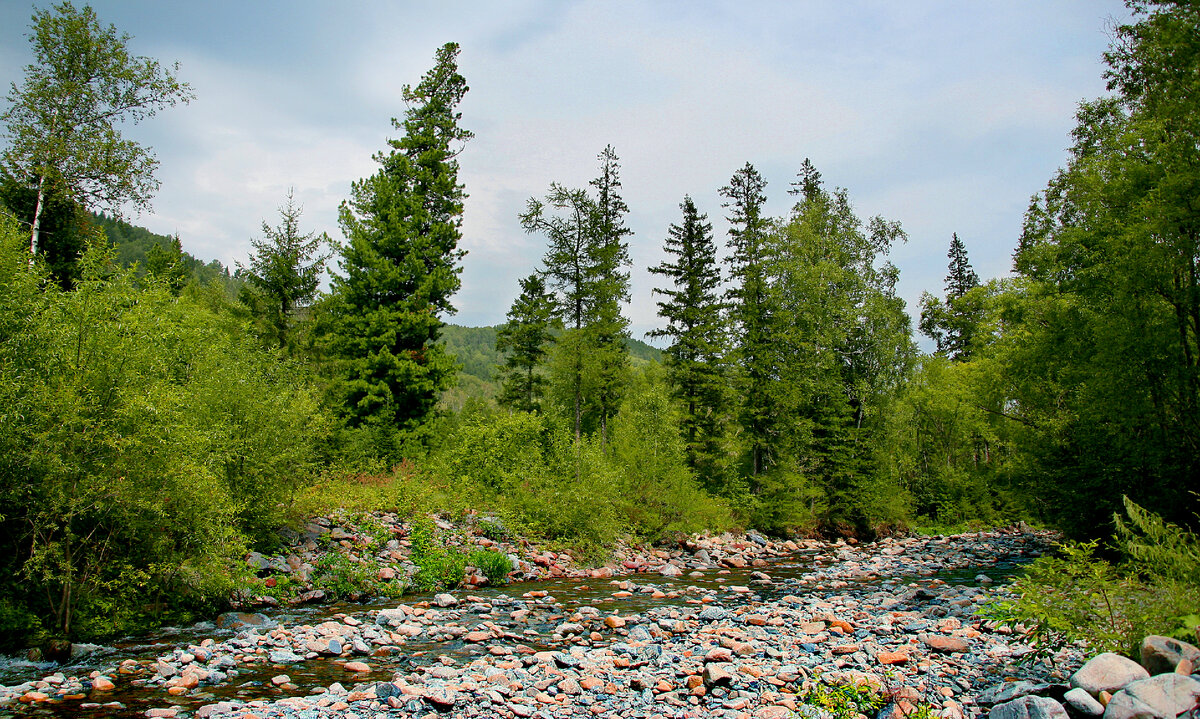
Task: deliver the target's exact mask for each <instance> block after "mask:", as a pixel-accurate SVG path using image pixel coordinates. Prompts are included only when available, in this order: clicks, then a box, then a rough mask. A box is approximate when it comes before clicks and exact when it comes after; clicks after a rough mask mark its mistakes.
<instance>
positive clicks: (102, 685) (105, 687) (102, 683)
mask: <svg viewBox="0 0 1200 719" xmlns="http://www.w3.org/2000/svg"><path fill="white" fill-rule="evenodd" d="M116 688H117V685H116V684H113V682H112V680H111V679H109V678H108V677H96V678H95V679H93V680H92V689H95V690H96V691H98V692H111V691H112V690H113V689H116Z"/></svg>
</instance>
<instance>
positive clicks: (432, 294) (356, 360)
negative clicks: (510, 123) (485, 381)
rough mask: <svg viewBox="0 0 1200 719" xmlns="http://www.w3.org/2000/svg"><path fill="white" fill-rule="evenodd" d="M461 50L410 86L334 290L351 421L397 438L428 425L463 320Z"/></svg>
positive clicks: (350, 217) (345, 227) (355, 201)
mask: <svg viewBox="0 0 1200 719" xmlns="http://www.w3.org/2000/svg"><path fill="white" fill-rule="evenodd" d="M458 52H459V49H458V45H457V44H455V43H447V44H446V45H444V46H442V47H441V48H440V49H439V50H438V51H437V55H436V65H435V66H434V68H433V69H432V70H430V71H429V72H428V73H426V74H425V76H424V77H423V78H422V79H421V82H420V83H419V84H418V85H417V86H416V87H415V88H413V87H409V86H407V85H406V86H405V87H404V101H405V103H406V104H407V105H408V110H407V112H406V114H405V118H404V121H403V122H399V121H396V120H393V121H392V123H393V125H394V126H395V127H396V129H401V130H403V131H404V134H403V136H402V137H401V138H400V139H398V140H389V142H388V144H389V145H390V149H389V150H388V151H385V152H380V153H377V154H376V155H375V160H376V161H377V162H378V163H379V164H380V165H381V168H380V169H379V171H378V172H377V173H376V174H374V175H372V176H371V177H367V178H364V179H362V180H360V181H358V182H356V183H354V185H353V188H352V194H353V196H352V198H351V199H350V200H348V201H346V202H343V203H342V206H341V211H340V222H341V226H342V231H343V232H344V233H345V235H346V237H347V240H348V241H347V243H346V244H345V245H344V246H343V247H342V253H341V254H342V258H341V262H340V266H341V268H342V271H343V273H344V276H341V277H336V278H335V279H334V282H333V294H334V298H333V301H332V303H331V304H332V307H331V319H332V336H331V342H330V344H331V350H332V352H333V354H334V356H335V357H337V358H339V359H340V360H341V366H342V378H341V380H342V382H341V389H342V392H343V394H344V400H345V411H346V413H347V414H348V416H349V418H350V420H351V423H352V424H356V425H361V424H364V423H378V424H380V425H382V426H385V427H394V428H396V429H412V428H414V427H416V426H418V425H419V424H420V423H421V422H422V421H423V420H424V419H425V418H426V417H427V416H428V415H429V414H430V413H431V412H432V411H433V409H434V405H435V404H436V402H437V398H438V394H439V393H440V392H441V391H442V390H444V389H446V388H447V387H449V386H450V385H451V384H452V383H453V380H454V375H455V369H456V368H455V365H454V361H453V359H452V358H450V357H449V356H448V355H446V353H445V351H444V349H443V348H442V346H441V345H440V344H439V343H438V342H437V339H438V336H439V332H440V330H441V328H442V325H443V322H442V315H445V314H451V313H453V312H454V307H453V305H452V304H451V303H450V298H451V297H452V296H453V294H454V293H455V292H456V291H457V290H458V288H459V284H460V281H459V277H458V275H459V272H460V271H461V268H460V267H459V261H460V260H461V259H462V257H463V255H464V254H465V252H463V251H462V250H460V249H458V241H459V239H460V237H461V231H460V227H461V225H462V213H463V200H464V198H465V197H466V194H465V193H464V191H463V185H462V184H460V183H459V181H458V169H459V168H458V160H457V159H455V158H456V157H457V155H458V153H459V152H460V151H461V145H462V143H464V142H465V141H467V140H469V139H470V138H471V137H472V134H471V133H470V132H468V131H467V130H463V129H461V128H460V127H459V126H458V121H459V120H460V119H461V113H459V112H458V111H457V109H456V108H457V106H458V104H459V103H460V102H461V101H462V98H463V95H464V94H465V93H466V92H467V85H466V81H465V80H464V79H463V77H462V76H461V75H460V74H459V73H458V68H457V57H458Z"/></svg>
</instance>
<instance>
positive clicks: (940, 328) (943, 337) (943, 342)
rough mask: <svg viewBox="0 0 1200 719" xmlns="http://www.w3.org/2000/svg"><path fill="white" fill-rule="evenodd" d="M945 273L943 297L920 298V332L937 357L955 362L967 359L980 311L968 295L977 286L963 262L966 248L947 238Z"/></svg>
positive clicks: (966, 260)
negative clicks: (933, 345)
mask: <svg viewBox="0 0 1200 719" xmlns="http://www.w3.org/2000/svg"><path fill="white" fill-rule="evenodd" d="M947 256H948V257H949V258H950V262H949V274H947V275H946V298H945V300H939V299H938V298H936V297H934V296H933V295H931V294H929V293H928V292H926V293H925V294H923V295H922V296H921V320H920V323H919V325H918V327H919V328H920V330H921V332H923V333H924V334H925V335H927V336H928V337H929V338H930V339H932V340H933V341H934V343H935V344H936V345H937V351H938V353H939V354H943V355H946V356H947V357H949V358H950V359H952V360H955V361H956V362H963V361H966V360H968V359H970V357H971V345H972V342H973V341H974V337H975V331H976V328H977V327H978V325H979V317H980V315H981V313H982V308H981V307H979V306H978V301H977V300H976V301H972V297H971V296H969V294H968V293H970V292H971V290H973V289H975V288H976V287H979V275H977V274H976V273H975V270H974V269H973V268H972V267H971V262H970V260H968V259H967V247H966V245H964V244H963V242H962V240H960V239H958V233H957V232H956V233H954V235H953V236H952V237H951V239H950V251H949V252H948V253H947Z"/></svg>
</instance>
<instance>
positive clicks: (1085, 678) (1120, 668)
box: [1071, 652, 1150, 696]
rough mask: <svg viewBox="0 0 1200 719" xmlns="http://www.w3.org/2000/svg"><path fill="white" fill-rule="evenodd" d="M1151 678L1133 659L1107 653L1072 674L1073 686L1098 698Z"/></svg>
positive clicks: (1093, 658)
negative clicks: (1102, 693)
mask: <svg viewBox="0 0 1200 719" xmlns="http://www.w3.org/2000/svg"><path fill="white" fill-rule="evenodd" d="M1149 677H1150V674H1149V672H1147V671H1146V670H1145V669H1144V668H1142V665H1140V664H1138V663H1137V662H1135V661H1133V660H1132V659H1126V658H1125V657H1123V656H1121V655H1120V654H1113V653H1112V652H1105V653H1104V654H1099V655H1097V656H1095V657H1092V658H1091V659H1090V660H1089V661H1088V662H1087V664H1084V665H1083V666H1082V667H1080V669H1079V671H1077V672H1075V673H1074V674H1072V675H1071V686H1072V687H1079V688H1080V689H1083V690H1084V691H1086V692H1087V693H1088V694H1091V695H1092V696H1098V695H1099V694H1100V692H1116V691H1117V690H1118V689H1121V688H1122V687H1124V686H1125V685H1126V684H1129V683H1130V682H1135V681H1137V680H1139V679H1147V678H1149Z"/></svg>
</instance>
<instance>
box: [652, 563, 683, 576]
mask: <svg viewBox="0 0 1200 719" xmlns="http://www.w3.org/2000/svg"><path fill="white" fill-rule="evenodd" d="M658 573H659V574H661V575H663V576H664V577H679V576H682V575H683V570H682V569H680V568H679V567H676V566H675V565H674V564H664V565H662V568H660V569H659V570H658Z"/></svg>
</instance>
